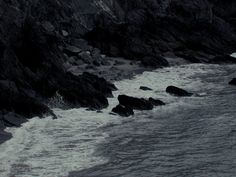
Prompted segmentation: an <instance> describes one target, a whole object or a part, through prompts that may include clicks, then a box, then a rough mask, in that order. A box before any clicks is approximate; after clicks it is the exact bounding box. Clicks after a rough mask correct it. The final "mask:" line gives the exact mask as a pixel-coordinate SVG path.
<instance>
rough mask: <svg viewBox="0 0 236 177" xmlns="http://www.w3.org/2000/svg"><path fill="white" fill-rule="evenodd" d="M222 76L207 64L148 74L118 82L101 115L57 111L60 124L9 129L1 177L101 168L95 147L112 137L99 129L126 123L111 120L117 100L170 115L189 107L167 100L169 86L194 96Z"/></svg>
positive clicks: (43, 176)
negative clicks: (140, 101)
mask: <svg viewBox="0 0 236 177" xmlns="http://www.w3.org/2000/svg"><path fill="white" fill-rule="evenodd" d="M224 72H225V71H224V70H221V68H220V67H219V66H218V65H203V64H192V65H186V66H178V67H170V68H164V69H159V70H157V71H154V72H145V73H143V74H142V75H138V76H136V77H135V78H134V79H132V80H122V81H119V82H116V83H115V84H116V86H117V87H118V89H119V90H118V91H115V92H114V93H113V94H114V98H109V107H108V108H107V109H105V110H103V113H96V112H91V111H86V110H85V109H72V110H66V111H65V110H60V109H55V110H54V111H55V113H56V114H57V115H58V119H56V120H52V119H51V118H50V117H48V118H45V119H39V118H33V119H32V120H30V121H29V122H27V123H25V124H24V125H23V126H22V127H21V128H9V129H8V131H9V132H11V133H12V134H13V138H12V139H11V140H9V141H7V142H6V143H4V144H2V145H0V176H2V177H7V176H10V175H15V176H16V177H60V176H66V175H67V174H68V172H70V171H73V170H81V169H85V168H89V167H91V166H95V165H98V164H103V163H105V162H107V160H108V159H106V158H103V157H100V156H97V155H96V154H94V152H95V150H96V146H97V145H98V144H99V143H102V142H103V141H105V140H106V137H107V136H109V135H108V134H106V133H104V132H103V131H102V128H101V127H103V126H105V125H107V124H110V123H115V124H119V123H121V122H122V121H124V120H127V118H125V119H124V118H121V117H119V116H115V115H110V114H109V112H110V111H111V109H112V107H114V106H116V105H117V104H118V101H117V96H118V95H119V94H127V95H130V96H136V97H146V98H148V97H154V98H159V99H162V100H163V101H165V102H167V103H169V104H168V105H167V106H164V107H157V108H156V109H166V111H171V109H172V108H176V109H177V108H178V104H186V105H187V103H186V99H188V98H183V99H179V98H175V97H172V96H170V95H168V94H167V93H166V92H165V89H166V87H167V86H169V85H175V86H178V87H183V88H186V89H187V90H190V91H193V92H194V91H196V90H201V88H204V87H205V86H206V83H204V82H203V81H202V80H201V79H198V77H196V75H202V76H204V75H205V74H207V75H210V74H213V75H215V74H221V75H224ZM140 86H147V87H150V88H152V89H153V91H142V90H140V89H139V87H140ZM207 87H208V88H209V89H212V88H214V87H215V85H210V84H208V85H207ZM205 94H207V93H205ZM203 96H204V95H203ZM154 111H155V110H154ZM140 114H147V112H136V115H140ZM133 118H135V117H133Z"/></svg>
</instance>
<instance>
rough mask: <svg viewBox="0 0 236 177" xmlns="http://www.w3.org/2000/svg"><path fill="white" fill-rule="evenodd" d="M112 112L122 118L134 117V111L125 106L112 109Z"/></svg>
mask: <svg viewBox="0 0 236 177" xmlns="http://www.w3.org/2000/svg"><path fill="white" fill-rule="evenodd" d="M112 112H114V113H117V114H119V115H120V116H122V117H129V116H131V115H134V111H133V109H131V108H129V107H126V106H123V105H117V106H116V107H115V108H113V109H112Z"/></svg>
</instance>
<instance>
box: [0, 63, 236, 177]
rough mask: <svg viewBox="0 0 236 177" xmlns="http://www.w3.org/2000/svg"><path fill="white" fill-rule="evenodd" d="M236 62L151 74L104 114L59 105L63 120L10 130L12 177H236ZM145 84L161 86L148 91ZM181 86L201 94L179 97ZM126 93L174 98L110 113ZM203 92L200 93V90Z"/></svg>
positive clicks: (2, 157) (128, 84) (7, 161)
mask: <svg viewBox="0 0 236 177" xmlns="http://www.w3.org/2000/svg"><path fill="white" fill-rule="evenodd" d="M232 77H236V66H235V65H231V66H229V65H228V66H227V65H226V66H219V65H204V64H191V65H183V66H175V67H170V68H165V69H160V70H157V71H155V72H145V73H144V74H142V75H140V76H137V77H136V78H134V79H133V80H123V81H120V82H117V83H115V84H116V85H117V87H118V88H119V90H118V91H116V92H114V95H115V98H111V99H110V100H109V103H110V106H109V108H108V109H106V110H104V111H103V113H96V112H88V111H86V110H85V109H74V110H68V111H63V110H59V109H57V110H55V112H56V114H57V115H58V116H59V119H57V120H52V119H51V118H50V117H49V118H46V119H43V120H42V119H38V118H34V119H33V120H31V121H29V122H28V123H26V124H24V125H23V126H22V128H17V129H8V131H10V132H12V133H13V136H14V137H13V138H12V139H11V140H9V141H8V142H6V143H4V144H2V145H0V176H1V177H7V176H11V175H15V176H16V177H62V176H68V175H69V176H71V177H137V176H138V177H218V176H219V177H234V176H236V110H235V108H236V99H235V98H236V87H234V86H230V85H228V82H229V80H230V79H231V78H232ZM141 85H144V86H148V87H151V88H153V89H154V91H141V90H139V87H140V86H141ZM169 85H175V86H179V87H183V88H186V89H187V90H189V91H191V92H194V93H196V95H195V96H193V97H190V98H176V97H173V96H170V95H168V94H166V93H165V88H166V87H167V86H169ZM119 94H128V95H131V96H138V97H149V96H152V97H154V98H159V99H161V100H163V101H165V102H166V103H167V105H166V106H162V107H157V108H155V109H154V110H152V111H143V112H140V111H138V112H136V114H135V116H133V117H129V118H122V117H119V116H114V115H110V114H109V111H110V110H111V108H112V107H113V106H115V105H116V104H117V100H116V97H117V95H119ZM197 94H198V96H197Z"/></svg>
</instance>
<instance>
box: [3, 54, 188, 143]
mask: <svg viewBox="0 0 236 177" xmlns="http://www.w3.org/2000/svg"><path fill="white" fill-rule="evenodd" d="M164 58H165V59H166V60H167V61H168V62H169V64H170V66H168V67H172V66H178V65H183V64H191V63H190V62H188V61H187V60H185V59H183V58H179V57H176V56H165V57H164ZM106 60H108V62H109V65H106V66H104V65H101V66H96V67H94V68H89V69H88V68H87V66H86V65H74V66H71V67H69V68H68V69H67V72H71V73H72V74H74V75H76V76H79V75H82V74H83V73H84V72H88V73H91V74H94V75H97V76H98V77H101V78H104V79H105V80H107V81H109V82H111V83H114V82H116V81H121V80H126V79H132V78H134V77H135V76H137V75H140V74H142V73H143V72H146V71H154V70H157V69H160V68H163V67H160V68H150V67H144V66H142V65H141V63H140V61H135V60H129V59H124V58H120V57H106ZM53 108H56V107H51V108H50V109H53ZM78 108H79V107H78ZM67 109H68V108H67ZM43 118H44V117H43ZM30 119H31V118H29V119H26V122H28V121H30ZM22 123H25V122H22ZM21 125H22V124H20V125H19V127H18V128H20V127H21ZM5 128H9V127H4V129H0V145H1V144H3V143H5V142H6V141H8V140H10V139H11V138H12V134H11V133H8V132H6V131H5Z"/></svg>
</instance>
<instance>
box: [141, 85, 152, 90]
mask: <svg viewBox="0 0 236 177" xmlns="http://www.w3.org/2000/svg"><path fill="white" fill-rule="evenodd" d="M139 89H140V90H144V91H151V90H152V89H151V88H149V87H146V86H140V87H139Z"/></svg>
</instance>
